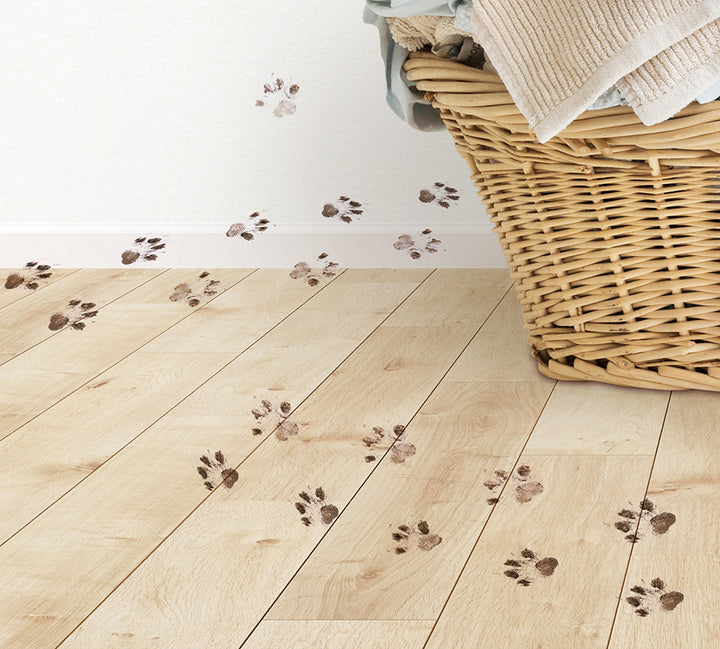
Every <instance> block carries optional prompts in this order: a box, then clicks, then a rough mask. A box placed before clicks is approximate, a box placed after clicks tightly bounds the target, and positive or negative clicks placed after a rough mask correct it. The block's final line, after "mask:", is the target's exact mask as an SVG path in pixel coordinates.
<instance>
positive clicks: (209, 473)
mask: <svg viewBox="0 0 720 649" xmlns="http://www.w3.org/2000/svg"><path fill="white" fill-rule="evenodd" d="M195 468H196V470H197V472H198V473H199V474H200V477H201V478H202V479H203V486H204V487H205V488H206V489H208V490H209V491H212V490H213V489H215V487H217V486H218V485H219V484H223V485H224V486H225V488H226V489H231V488H232V487H233V486H234V485H235V483H236V482H237V481H238V477H239V476H238V472H237V471H236V470H235V469H234V468H233V467H232V466H228V464H227V460H226V459H225V456H224V455H223V452H222V451H215V453H214V454H211V453H209V452H208V454H207V455H203V456H201V457H200V464H199V465H198V466H197V467H195Z"/></svg>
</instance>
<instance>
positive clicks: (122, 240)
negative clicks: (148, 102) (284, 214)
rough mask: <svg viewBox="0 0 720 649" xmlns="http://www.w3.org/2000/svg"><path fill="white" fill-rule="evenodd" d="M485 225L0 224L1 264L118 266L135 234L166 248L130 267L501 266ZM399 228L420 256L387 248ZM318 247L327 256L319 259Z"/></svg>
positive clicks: (502, 261) (500, 256) (497, 249)
mask: <svg viewBox="0 0 720 649" xmlns="http://www.w3.org/2000/svg"><path fill="white" fill-rule="evenodd" d="M323 226H325V227H323ZM490 228H491V226H490V225H489V224H488V223H478V224H476V225H472V226H469V225H463V224H456V225H452V224H450V225H437V226H435V227H433V229H432V234H431V235H423V234H422V233H421V232H420V231H419V229H418V228H417V227H416V226H413V225H408V224H399V225H392V226H390V225H387V224H376V225H373V224H352V225H347V224H343V223H330V224H327V225H325V224H319V225H316V224H292V225H290V224H286V225H281V224H278V225H277V226H276V227H273V228H272V229H270V230H268V231H267V232H263V233H259V234H256V236H255V237H254V239H253V240H251V241H247V240H245V239H243V238H242V237H239V236H236V237H227V236H225V232H224V231H222V230H221V231H218V230H214V229H212V226H208V225H207V224H205V225H202V226H178V225H176V224H173V225H169V224H133V223H125V224H121V225H118V224H93V225H88V224H59V225H58V224H50V223H48V224H35V225H33V226H32V227H28V226H27V225H23V224H10V225H2V224H0V268H3V267H4V268H17V267H21V266H24V265H25V264H26V263H27V262H28V261H36V262H38V263H45V264H49V265H51V266H56V267H61V268H116V267H123V263H122V253H123V252H124V251H126V250H132V249H133V247H134V246H135V244H134V241H135V239H136V238H139V237H146V238H154V237H159V238H161V239H162V243H164V244H165V247H164V248H162V249H161V250H158V251H155V253H154V254H156V255H157V259H156V260H153V261H143V260H142V258H140V259H138V260H137V261H135V262H134V263H133V264H132V266H146V267H147V266H158V267H163V268H166V267H167V268H292V267H293V266H294V265H295V264H297V263H298V262H300V261H304V262H306V263H308V264H309V265H310V266H312V267H318V266H320V265H322V263H327V262H329V261H333V262H336V263H337V264H338V265H339V266H340V267H342V268H412V267H424V268H504V267H505V258H504V257H503V254H502V251H501V249H500V245H499V243H498V241H497V237H496V236H495V234H493V232H492V231H491V229H490ZM415 230H418V231H415ZM403 234H406V235H409V236H410V237H411V238H413V240H414V241H415V242H416V247H417V248H418V249H419V250H420V254H421V256H420V257H419V258H417V259H413V258H411V257H410V254H409V252H410V251H409V250H397V249H396V248H395V247H394V245H393V244H394V243H395V242H396V241H397V240H398V237H399V236H400V235H403ZM432 237H434V238H436V239H438V240H439V241H440V243H438V244H435V245H436V247H437V248H438V251H437V252H434V253H430V252H427V251H425V250H424V249H423V242H426V241H427V240H429V239H430V238H432ZM146 245H147V244H146ZM156 245H159V244H156ZM135 247H137V246H135ZM323 252H324V253H327V257H326V258H325V260H324V262H319V261H318V259H317V258H318V256H319V255H320V254H321V253H323Z"/></svg>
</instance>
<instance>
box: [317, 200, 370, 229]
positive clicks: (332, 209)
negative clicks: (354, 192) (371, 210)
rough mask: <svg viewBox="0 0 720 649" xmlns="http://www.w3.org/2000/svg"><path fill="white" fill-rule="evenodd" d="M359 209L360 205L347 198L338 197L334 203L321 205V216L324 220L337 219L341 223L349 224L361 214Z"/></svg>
mask: <svg viewBox="0 0 720 649" xmlns="http://www.w3.org/2000/svg"><path fill="white" fill-rule="evenodd" d="M361 207H362V203H359V202H358V201H353V200H350V197H349V196H340V198H338V199H337V201H336V202H335V203H325V205H323V209H322V215H323V216H324V217H325V218H326V219H332V218H338V219H339V220H340V221H342V222H343V223H351V222H352V220H353V219H357V218H358V216H360V215H361V214H362V213H363V211H362V209H360V208H361Z"/></svg>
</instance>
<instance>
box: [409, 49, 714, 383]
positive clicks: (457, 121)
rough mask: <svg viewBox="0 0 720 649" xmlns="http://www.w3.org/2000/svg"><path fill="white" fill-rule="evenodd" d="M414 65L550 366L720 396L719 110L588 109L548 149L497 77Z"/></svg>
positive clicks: (425, 59) (432, 61) (539, 354)
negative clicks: (653, 114) (644, 114)
mask: <svg viewBox="0 0 720 649" xmlns="http://www.w3.org/2000/svg"><path fill="white" fill-rule="evenodd" d="M405 71H406V73H407V76H408V78H409V79H410V80H412V81H415V82H417V84H418V88H419V89H420V90H424V91H425V92H426V96H427V97H428V98H429V99H430V100H431V101H432V103H433V105H434V106H436V107H437V108H439V109H440V112H441V114H442V117H443V120H444V121H445V124H446V125H447V127H448V129H449V131H450V133H451V134H452V136H453V138H454V140H455V145H456V148H457V150H458V151H459V152H460V154H461V155H462V156H463V157H464V158H465V159H466V160H467V162H468V164H469V166H470V169H471V171H472V177H473V180H474V181H475V183H476V185H477V187H478V188H479V190H480V191H479V194H480V195H481V196H482V197H483V201H484V203H485V206H486V208H487V212H488V214H489V216H490V219H491V221H492V222H493V224H494V231H495V232H496V233H497V235H498V236H499V238H500V243H501V245H502V248H503V251H504V253H505V256H506V258H507V262H508V266H509V267H510V270H511V274H512V278H513V280H514V282H515V287H516V289H517V291H518V294H519V298H520V303H521V305H522V307H523V311H524V317H525V322H526V326H527V328H528V329H529V331H530V343H531V346H532V352H533V354H534V356H535V358H536V359H537V361H538V367H539V370H540V372H542V373H543V374H545V375H547V376H549V377H552V378H556V379H565V380H580V381H602V382H604V383H614V384H618V385H626V386H633V387H644V388H655V389H661V390H668V389H684V388H690V389H701V390H716V391H720V189H719V188H720V102H711V103H709V104H703V105H699V104H691V105H690V106H689V107H687V108H686V109H684V110H683V111H681V112H680V113H678V114H677V115H676V116H675V117H673V118H672V119H670V120H668V121H666V122H663V123H662V124H657V125H655V126H645V125H644V124H642V123H641V122H640V120H639V119H638V118H637V116H636V115H635V113H634V112H633V111H632V109H631V108H629V107H625V106H620V107H616V108H608V109H604V110H595V111H587V112H585V113H584V114H582V115H581V116H580V117H578V118H577V119H576V120H575V121H574V122H573V123H572V124H571V125H570V126H569V127H568V128H566V129H565V130H564V131H563V132H562V133H561V134H560V135H558V136H556V137H554V138H553V139H552V140H550V141H549V142H546V143H544V144H540V143H539V142H537V140H536V138H535V136H534V134H533V133H532V131H531V130H530V128H529V127H528V123H527V120H526V119H525V118H524V117H523V116H522V114H521V113H520V112H519V111H518V109H517V107H516V106H515V104H514V103H513V101H512V99H511V98H510V95H509V94H508V93H507V90H506V89H505V86H504V85H503V84H502V82H501V81H500V79H499V78H498V77H497V76H495V75H493V74H490V73H488V72H485V71H482V70H477V69H475V68H470V67H467V66H464V65H461V64H458V63H455V62H453V61H448V60H446V59H442V58H439V57H436V56H434V55H432V54H430V53H427V52H417V53H414V54H412V55H410V57H409V58H408V60H407V61H406V63H405Z"/></svg>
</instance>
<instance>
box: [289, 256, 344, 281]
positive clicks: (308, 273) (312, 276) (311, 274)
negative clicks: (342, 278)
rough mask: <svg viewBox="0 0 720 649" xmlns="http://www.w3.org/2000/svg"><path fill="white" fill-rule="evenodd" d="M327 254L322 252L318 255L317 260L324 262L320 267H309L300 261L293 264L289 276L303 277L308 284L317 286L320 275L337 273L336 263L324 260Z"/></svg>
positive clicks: (326, 275) (329, 275) (328, 275)
mask: <svg viewBox="0 0 720 649" xmlns="http://www.w3.org/2000/svg"><path fill="white" fill-rule="evenodd" d="M327 257H328V254H327V253H326V252H322V253H320V254H319V255H318V258H317V261H318V262H319V263H320V264H324V266H323V267H322V268H319V269H313V268H310V266H309V265H308V263H307V262H305V261H300V262H298V263H297V264H295V267H294V268H293V270H291V271H290V277H292V278H293V279H304V280H305V283H306V284H307V285H308V286H317V285H318V284H319V283H320V278H321V277H335V275H336V274H337V269H338V264H337V263H336V262H334V261H326V259H327Z"/></svg>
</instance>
